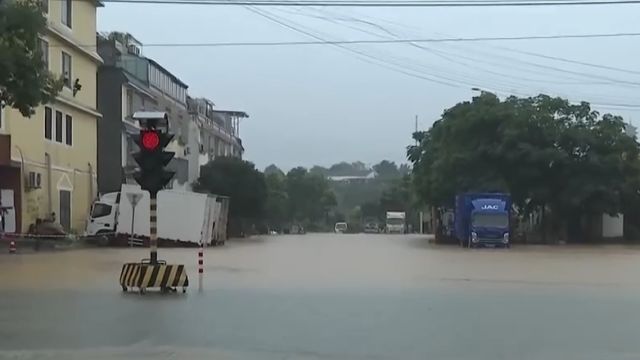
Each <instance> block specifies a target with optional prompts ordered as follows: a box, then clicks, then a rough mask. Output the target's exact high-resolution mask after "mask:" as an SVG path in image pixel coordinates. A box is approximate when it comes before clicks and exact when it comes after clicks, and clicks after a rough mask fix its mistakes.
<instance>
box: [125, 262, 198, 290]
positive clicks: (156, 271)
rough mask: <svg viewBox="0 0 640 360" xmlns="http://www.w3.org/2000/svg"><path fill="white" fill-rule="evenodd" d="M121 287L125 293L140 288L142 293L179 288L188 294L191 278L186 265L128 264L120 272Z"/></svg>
mask: <svg viewBox="0 0 640 360" xmlns="http://www.w3.org/2000/svg"><path fill="white" fill-rule="evenodd" d="M120 285H121V286H122V290H123V291H127V290H130V289H133V288H138V290H139V291H140V293H144V292H145V291H146V290H147V289H149V288H159V289H160V290H162V291H169V290H172V291H175V289H176V288H178V287H181V288H182V292H186V291H187V287H188V286H189V278H188V277H187V272H186V270H185V268H184V265H167V264H166V263H158V264H150V263H145V262H139V263H126V264H124V265H123V266H122V272H120Z"/></svg>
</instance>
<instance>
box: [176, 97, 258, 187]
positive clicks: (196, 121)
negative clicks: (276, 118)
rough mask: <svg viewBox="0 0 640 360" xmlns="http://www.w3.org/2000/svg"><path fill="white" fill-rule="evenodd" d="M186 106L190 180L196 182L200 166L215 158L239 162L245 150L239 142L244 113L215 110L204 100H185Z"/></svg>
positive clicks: (246, 116)
mask: <svg viewBox="0 0 640 360" xmlns="http://www.w3.org/2000/svg"><path fill="white" fill-rule="evenodd" d="M187 104H188V108H189V113H190V114H191V118H192V121H191V123H192V128H193V130H192V133H193V135H192V136H191V138H192V141H191V142H189V149H188V152H189V154H190V157H189V166H190V177H191V176H195V178H196V179H197V177H198V175H199V173H200V166H202V165H205V164H206V163H207V162H209V161H211V160H213V159H215V158H216V157H218V156H231V157H238V158H242V155H243V153H244V147H243V146H242V140H240V120H241V119H245V118H248V117H249V115H247V113H245V112H243V111H226V110H216V108H215V104H214V103H213V102H212V101H211V100H209V99H205V98H195V99H194V98H188V99H187ZM192 164H193V166H192ZM191 171H193V173H191Z"/></svg>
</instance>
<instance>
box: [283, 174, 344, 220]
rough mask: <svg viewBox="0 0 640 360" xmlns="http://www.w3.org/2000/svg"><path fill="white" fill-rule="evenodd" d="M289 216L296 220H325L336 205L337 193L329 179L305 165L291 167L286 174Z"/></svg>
mask: <svg viewBox="0 0 640 360" xmlns="http://www.w3.org/2000/svg"><path fill="white" fill-rule="evenodd" d="M286 188H287V195H288V199H289V218H290V219H291V220H295V221H305V222H319V221H324V219H326V216H327V212H328V211H329V210H330V209H331V208H333V207H334V206H335V205H336V198H335V194H334V193H333V191H332V190H331V188H330V187H329V183H328V181H327V179H326V178H325V177H324V176H322V175H320V174H312V173H309V172H308V171H307V169H305V168H303V167H297V168H294V169H291V170H290V171H289V172H288V173H287V176H286Z"/></svg>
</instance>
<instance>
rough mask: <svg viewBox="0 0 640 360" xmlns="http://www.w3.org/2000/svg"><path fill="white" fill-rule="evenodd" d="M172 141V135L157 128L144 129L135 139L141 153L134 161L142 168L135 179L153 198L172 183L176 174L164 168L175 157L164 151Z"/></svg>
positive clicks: (138, 153) (136, 154)
mask: <svg viewBox="0 0 640 360" xmlns="http://www.w3.org/2000/svg"><path fill="white" fill-rule="evenodd" d="M171 139H173V135H172V134H167V133H163V132H162V131H160V130H158V129H155V128H147V129H142V130H140V133H139V134H138V135H136V136H135V137H134V141H135V143H136V144H137V145H138V147H139V148H140V151H138V152H136V153H134V154H133V159H134V160H135V161H136V162H137V163H138V165H139V166H140V169H139V170H138V171H137V172H136V173H135V175H134V179H135V180H136V181H137V182H138V184H140V187H141V188H142V189H144V190H147V191H149V193H150V194H151V196H153V197H155V195H156V194H157V193H158V191H160V190H162V189H163V188H164V187H165V186H166V185H167V184H168V183H169V181H171V179H172V178H173V175H174V174H175V172H173V171H168V170H165V168H164V167H165V166H167V164H169V162H170V161H171V159H173V156H174V155H175V153H173V152H169V151H164V148H165V147H166V146H167V145H168V144H169V142H170V141H171Z"/></svg>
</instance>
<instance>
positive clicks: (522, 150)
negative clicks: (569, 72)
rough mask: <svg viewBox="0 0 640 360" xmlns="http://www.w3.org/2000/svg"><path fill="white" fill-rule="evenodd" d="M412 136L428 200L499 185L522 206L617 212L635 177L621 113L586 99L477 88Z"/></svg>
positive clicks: (634, 155)
mask: <svg viewBox="0 0 640 360" xmlns="http://www.w3.org/2000/svg"><path fill="white" fill-rule="evenodd" d="M414 139H415V140H417V141H418V142H419V145H417V146H410V147H409V148H408V158H409V159H410V161H411V162H412V163H413V176H414V183H415V187H416V190H417V192H418V195H419V197H420V199H421V200H422V201H424V202H425V203H428V204H431V205H436V206H451V205H452V202H453V199H454V196H455V194H457V193H459V192H463V191H505V192H509V193H511V195H512V197H513V200H514V203H515V204H516V205H517V206H518V208H520V209H522V210H523V211H524V212H525V213H528V212H531V211H533V210H535V209H538V210H539V209H545V208H549V209H552V210H553V211H554V213H555V214H556V215H557V216H559V217H564V218H566V219H567V220H569V218H571V217H574V218H575V216H576V215H577V216H579V215H580V214H599V213H600V214H601V213H603V212H606V213H611V214H613V213H617V212H619V211H620V210H621V208H622V200H623V198H624V197H625V196H626V195H629V194H635V192H636V190H637V189H638V186H639V185H640V184H639V183H638V178H639V175H640V167H639V162H638V153H639V151H638V143H637V142H636V139H635V137H634V136H633V137H632V136H629V135H627V134H626V132H625V123H624V121H623V119H622V118H621V117H619V116H614V115H610V114H605V115H602V116H600V114H599V113H598V112H596V111H593V110H592V109H591V107H590V105H589V104H588V103H585V102H583V103H580V104H571V103H569V102H568V101H567V100H565V99H561V98H552V97H549V96H546V95H539V96H536V97H531V98H517V97H509V98H507V99H505V100H503V101H501V100H500V99H499V98H497V97H496V96H495V95H493V94H491V93H482V94H481V95H480V96H477V97H474V98H473V99H472V101H470V102H468V101H467V102H462V103H459V104H457V105H455V106H454V107H452V108H450V109H447V110H445V111H444V113H443V114H442V117H441V118H440V119H439V120H437V121H436V122H435V123H434V124H433V126H432V127H431V129H429V130H428V131H424V132H418V133H415V134H414ZM625 194H626V195H625ZM634 196H635V195H634Z"/></svg>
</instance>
